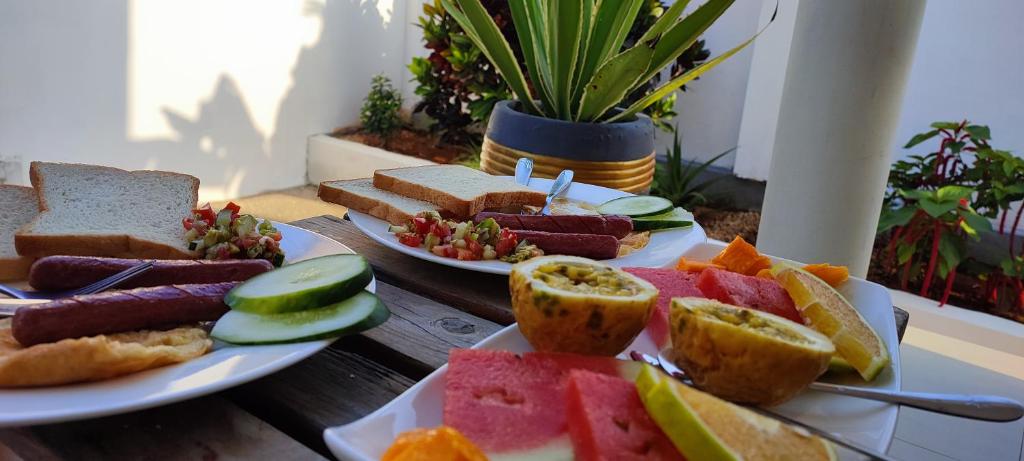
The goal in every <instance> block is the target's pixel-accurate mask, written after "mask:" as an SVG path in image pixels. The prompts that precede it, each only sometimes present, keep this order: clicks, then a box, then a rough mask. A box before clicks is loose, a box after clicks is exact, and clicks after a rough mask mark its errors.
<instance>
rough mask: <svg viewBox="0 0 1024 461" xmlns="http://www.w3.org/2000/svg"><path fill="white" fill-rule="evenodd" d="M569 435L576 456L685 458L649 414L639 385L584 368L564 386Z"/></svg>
mask: <svg viewBox="0 0 1024 461" xmlns="http://www.w3.org/2000/svg"><path fill="white" fill-rule="evenodd" d="M566 391H567V393H566V400H567V406H566V408H567V412H568V424H569V437H570V439H571V440H572V446H573V449H574V450H575V452H576V459H577V460H578V461H634V460H635V461H640V460H649V461H677V460H678V461H682V460H683V459H684V458H683V456H682V455H681V454H680V453H679V451H678V450H676V448H675V446H674V445H672V442H671V441H670V440H669V439H668V437H666V436H665V434H664V433H663V432H662V431H661V429H660V428H659V427H658V425H657V424H655V422H654V420H652V419H651V417H650V416H649V415H648V414H647V409H646V408H644V404H643V402H642V401H641V400H640V395H639V394H637V390H636V385H635V384H633V383H632V382H630V381H627V380H625V379H622V378H619V377H616V376H609V375H604V374H598V373H592V372H589V371H583V370H573V371H571V372H570V373H569V381H568V385H567V386H566Z"/></svg>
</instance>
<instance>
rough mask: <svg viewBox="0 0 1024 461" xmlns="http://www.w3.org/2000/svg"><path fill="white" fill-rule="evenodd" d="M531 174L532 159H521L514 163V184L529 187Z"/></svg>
mask: <svg viewBox="0 0 1024 461" xmlns="http://www.w3.org/2000/svg"><path fill="white" fill-rule="evenodd" d="M532 174H533V159H530V158H527V157H521V158H520V159H519V161H518V162H516V184H519V185H520V186H528V185H530V176H531V175H532Z"/></svg>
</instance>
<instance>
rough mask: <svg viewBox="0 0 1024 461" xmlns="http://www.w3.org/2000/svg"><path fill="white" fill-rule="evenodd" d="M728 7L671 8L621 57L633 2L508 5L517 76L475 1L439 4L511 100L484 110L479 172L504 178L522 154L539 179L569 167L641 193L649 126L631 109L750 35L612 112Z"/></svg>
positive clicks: (722, 1) (520, 1)
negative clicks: (521, 60) (518, 57)
mask: <svg viewBox="0 0 1024 461" xmlns="http://www.w3.org/2000/svg"><path fill="white" fill-rule="evenodd" d="M733 1H734V0H708V1H707V2H706V3H705V4H703V5H701V6H700V7H699V8H697V9H696V10H695V11H694V12H693V13H691V14H689V15H686V16H683V10H684V9H685V7H686V4H687V2H681V1H680V2H675V3H674V4H673V5H672V6H671V7H669V9H668V10H666V11H665V13H664V14H663V15H662V16H661V17H660V18H658V20H657V21H655V22H654V24H653V25H651V26H650V28H648V29H647V31H646V32H645V33H644V34H643V35H642V36H641V37H640V39H639V40H637V41H636V43H635V44H634V46H632V47H629V48H627V49H626V50H624V51H622V52H619V50H620V49H621V48H622V44H623V41H624V40H625V38H626V35H627V33H628V32H629V29H630V27H631V26H632V24H633V22H634V19H635V18H636V14H637V11H638V10H639V7H640V5H641V2H639V1H624V2H595V1H594V0H558V1H551V0H548V1H542V0H514V1H510V2H509V6H510V10H511V15H512V20H513V22H514V23H515V26H516V27H515V29H516V36H517V38H518V39H519V44H520V47H521V50H522V54H523V57H524V60H525V68H526V69H525V70H526V71H525V72H524V71H523V69H520V67H519V65H518V62H517V60H516V57H515V55H514V53H513V51H512V48H511V46H510V45H509V43H508V41H507V40H506V39H505V37H504V36H503V35H502V34H501V30H500V29H499V28H498V26H497V25H496V24H495V22H494V20H493V19H492V17H491V16H490V15H489V14H488V13H487V10H486V9H485V8H484V7H483V5H482V4H481V3H480V0H442V2H441V3H442V4H443V6H444V8H445V9H446V10H447V11H448V13H449V14H451V15H452V17H453V18H455V20H456V22H458V24H459V26H461V27H462V29H463V30H464V31H465V32H466V34H467V35H468V36H469V38H470V39H471V40H472V41H473V42H474V44H475V45H476V46H477V47H478V48H480V50H481V51H482V52H483V53H484V55H485V56H486V57H487V59H488V60H489V61H490V62H491V64H492V65H494V67H495V69H497V70H498V72H499V73H500V74H501V75H502V77H503V78H504V79H505V82H506V84H507V85H508V87H509V89H510V90H511V91H512V93H513V94H514V95H515V97H516V99H515V100H512V101H503V102H500V103H498V104H497V105H496V106H495V108H494V111H493V112H492V113H491V118H490V122H489V124H488V127H487V132H486V135H485V137H484V143H483V148H482V155H481V167H482V168H483V169H484V171H487V172H489V173H494V174H512V172H513V169H514V165H515V162H516V160H517V159H518V158H519V157H530V158H532V159H533V160H534V164H535V169H534V171H536V172H537V173H538V174H539V175H541V176H549V177H553V176H554V175H556V174H558V172H559V171H560V170H562V169H563V168H570V169H573V170H575V172H576V179H577V180H579V181H582V182H588V183H592V184H597V185H602V186H606V187H613V188H617V189H621V190H625V191H630V192H646V191H647V190H648V189H649V188H650V185H651V182H652V181H653V175H654V168H655V152H654V126H653V124H652V123H651V120H650V119H649V118H648V117H646V116H644V115H643V114H641V111H642V110H643V109H644V108H646V107H648V106H649V105H651V104H654V103H655V102H657V101H659V100H661V99H662V98H663V97H664V96H666V95H668V94H670V93H672V92H673V91H675V90H676V89H678V88H679V87H681V86H682V85H684V84H685V83H687V82H689V81H691V80H693V79H694V78H696V77H698V76H700V75H701V74H703V73H704V72H706V71H708V70H709V69H711V68H713V67H715V66H717V65H718V64H719V63H721V62H722V61H724V60H726V59H728V58H729V57H730V56H732V55H734V54H736V53H737V52H738V51H739V50H741V49H743V48H744V47H745V46H747V45H748V44H750V42H752V41H753V40H754V38H756V35H755V36H754V37H751V38H750V39H748V40H747V41H745V42H743V43H741V44H740V45H739V46H737V47H735V48H733V49H731V50H729V51H727V52H725V53H724V54H722V55H721V56H718V57H716V58H714V59H711V60H709V61H707V62H705V63H704V64H702V65H700V66H697V67H695V68H693V69H691V70H689V71H687V72H685V73H683V74H682V75H679V76H677V77H675V78H672V79H670V80H668V81H667V82H665V83H664V84H661V85H660V86H658V87H657V88H655V89H654V90H653V91H651V92H649V93H648V94H647V95H645V96H644V97H642V98H640V99H638V100H636V101H635V102H633V103H632V104H629V105H628V106H626V107H617V106H619V104H620V103H621V102H622V101H623V100H624V99H625V97H626V96H627V95H629V94H630V93H632V92H633V91H635V89H636V88H637V87H638V86H639V85H643V84H645V83H646V82H647V81H648V80H650V79H651V77H652V76H654V75H656V74H658V73H659V72H660V71H661V70H662V69H663V68H665V67H666V66H668V65H669V64H671V63H672V62H673V61H674V60H675V59H676V58H677V57H679V55H681V54H682V53H683V52H684V51H686V50H687V49H688V48H689V47H690V46H691V45H692V44H693V43H694V42H695V41H696V40H697V38H698V37H699V36H700V35H701V34H702V33H703V32H704V31H705V30H707V28H708V27H709V26H710V25H711V24H713V23H714V22H715V21H716V20H717V19H718V18H719V17H721V15H722V14H723V13H724V12H725V11H726V10H727V9H728V8H729V6H731V5H732V3H733ZM762 30H763V29H762ZM759 33H760V32H759ZM527 76H529V80H527Z"/></svg>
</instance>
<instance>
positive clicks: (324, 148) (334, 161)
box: [306, 134, 435, 185]
mask: <svg viewBox="0 0 1024 461" xmlns="http://www.w3.org/2000/svg"><path fill="white" fill-rule="evenodd" d="M306 151H307V153H308V154H309V155H308V156H307V160H306V162H307V164H306V167H307V170H306V171H307V177H308V178H309V182H310V184H313V185H318V184H320V183H321V182H323V181H333V180H337V179H357V178H369V177H371V176H373V172H374V171H376V170H379V169H385V168H403V167H409V166H422V165H434V164H435V163H434V162H431V161H430V160H424V159H421V158H416V157H411V156H408V155H402V154H396V153H394V152H390V151H386V150H384V149H378V148H376V147H371V146H367V145H365V144H360V143H358V142H354V141H346V140H344V139H338V138H335V137H332V136H329V135H326V134H317V135H313V136H310V137H309V139H308V141H307V142H306Z"/></svg>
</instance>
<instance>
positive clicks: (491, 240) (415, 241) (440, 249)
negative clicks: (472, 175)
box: [388, 211, 544, 263]
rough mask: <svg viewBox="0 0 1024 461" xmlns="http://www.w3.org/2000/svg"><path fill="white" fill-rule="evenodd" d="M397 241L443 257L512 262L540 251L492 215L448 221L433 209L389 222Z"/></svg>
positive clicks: (522, 259)
mask: <svg viewBox="0 0 1024 461" xmlns="http://www.w3.org/2000/svg"><path fill="white" fill-rule="evenodd" d="M388 232H391V233H393V234H395V236H396V237H397V238H398V241H399V243H401V244H402V245H406V246H410V247H414V248H420V247H423V248H426V249H427V251H429V252H431V253H434V254H435V255H438V256H442V257H445V258H454V259H460V260H463V261H481V260H484V261H489V260H495V259H497V260H501V261H505V262H510V263H515V262H520V261H525V260H527V259H530V258H533V257H535V256H541V255H543V254H544V252H543V251H541V250H540V249H539V248H537V247H536V246H535V245H531V244H530V243H529V242H527V241H526V240H522V241H520V240H519V238H518V237H517V236H516V234H515V233H514V232H512V231H511V230H509V229H507V228H502V227H500V226H498V223H497V222H495V221H494V219H492V218H487V219H485V220H483V221H481V222H479V223H476V224H474V223H473V222H472V221H463V222H457V221H450V220H446V219H443V218H441V215H440V214H438V213H437V212H436V211H424V212H420V213H418V214H417V215H416V217H414V218H413V219H411V220H410V221H409V222H408V223H406V224H405V225H402V226H394V225H393V226H390V227H389V228H388Z"/></svg>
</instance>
